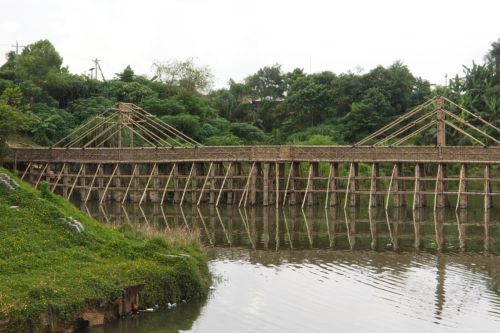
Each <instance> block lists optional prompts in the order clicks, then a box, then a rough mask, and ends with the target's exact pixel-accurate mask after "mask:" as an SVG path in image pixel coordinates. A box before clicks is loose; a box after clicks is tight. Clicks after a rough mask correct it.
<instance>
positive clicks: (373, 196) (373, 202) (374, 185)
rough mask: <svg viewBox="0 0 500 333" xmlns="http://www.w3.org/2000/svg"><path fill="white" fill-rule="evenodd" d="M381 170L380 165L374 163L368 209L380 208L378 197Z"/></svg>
mask: <svg viewBox="0 0 500 333" xmlns="http://www.w3.org/2000/svg"><path fill="white" fill-rule="evenodd" d="M379 170H380V168H379V164H378V163H372V175H371V182H370V200H369V203H368V207H369V208H371V207H377V206H378V204H379V203H378V195H377V191H378V190H379V180H378V178H379V176H380V171H379Z"/></svg>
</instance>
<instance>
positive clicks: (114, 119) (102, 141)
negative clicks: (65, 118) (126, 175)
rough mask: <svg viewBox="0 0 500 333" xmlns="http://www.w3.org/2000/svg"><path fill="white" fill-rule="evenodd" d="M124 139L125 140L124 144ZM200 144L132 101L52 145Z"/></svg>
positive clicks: (108, 110) (110, 110)
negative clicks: (126, 140) (126, 141)
mask: <svg viewBox="0 0 500 333" xmlns="http://www.w3.org/2000/svg"><path fill="white" fill-rule="evenodd" d="M124 139H128V145H125V142H124ZM199 145H200V143H199V142H197V141H196V140H194V139H192V138H190V137H189V136H187V135H185V134H184V133H182V132H180V131H179V130H177V129H176V128H174V127H173V126H171V125H169V124H167V123H165V122H164V121H162V120H160V119H159V118H157V117H156V116H154V115H152V114H151V113H148V112H147V111H145V110H143V109H142V108H140V107H138V106H137V105H134V104H132V103H117V104H116V105H115V106H114V107H112V108H109V109H107V110H105V111H103V112H101V113H100V114H98V115H97V116H95V117H93V118H91V119H90V120H88V121H87V122H85V123H84V124H83V125H81V126H79V127H78V128H76V129H75V130H74V131H72V132H71V133H69V134H68V135H67V136H65V137H64V138H62V139H61V140H59V141H58V142H56V143H55V144H54V145H53V146H52V147H53V148H55V147H64V148H92V147H108V148H122V147H127V146H128V147H193V146H199Z"/></svg>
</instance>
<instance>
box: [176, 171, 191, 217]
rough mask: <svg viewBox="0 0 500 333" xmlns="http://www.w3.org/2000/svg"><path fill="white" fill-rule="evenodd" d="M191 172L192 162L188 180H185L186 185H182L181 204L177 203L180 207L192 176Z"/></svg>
mask: <svg viewBox="0 0 500 333" xmlns="http://www.w3.org/2000/svg"><path fill="white" fill-rule="evenodd" d="M193 170H194V162H193V163H191V170H190V171H189V175H188V178H187V180H186V184H185V185H184V191H182V196H181V202H180V203H179V206H182V203H183V201H184V196H185V195H186V191H187V188H188V184H189V181H190V180H191V175H192V174H193ZM181 211H182V210H181Z"/></svg>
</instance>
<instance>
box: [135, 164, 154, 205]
mask: <svg viewBox="0 0 500 333" xmlns="http://www.w3.org/2000/svg"><path fill="white" fill-rule="evenodd" d="M155 170H156V163H155V164H153V169H152V170H151V173H150V174H149V178H148V181H147V182H146V187H144V192H142V196H141V199H140V200H139V205H141V204H142V202H143V201H144V199H145V198H146V192H147V190H148V187H149V183H150V182H151V178H153V174H154V172H155Z"/></svg>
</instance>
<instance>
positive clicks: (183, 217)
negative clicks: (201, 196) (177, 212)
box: [139, 205, 191, 230]
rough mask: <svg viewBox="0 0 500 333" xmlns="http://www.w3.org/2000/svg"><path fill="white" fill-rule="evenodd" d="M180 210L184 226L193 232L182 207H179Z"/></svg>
mask: <svg viewBox="0 0 500 333" xmlns="http://www.w3.org/2000/svg"><path fill="white" fill-rule="evenodd" d="M139 207H140V206H139ZM179 208H180V209H181V216H182V220H183V221H184V225H185V226H186V228H187V230H191V229H190V228H189V224H188V222H187V219H186V215H184V209H183V208H182V205H179Z"/></svg>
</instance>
